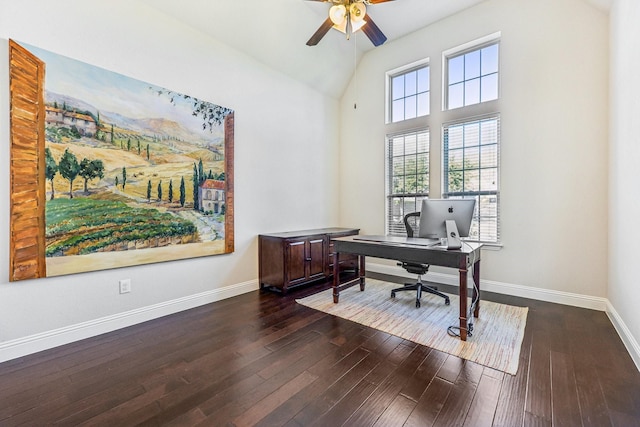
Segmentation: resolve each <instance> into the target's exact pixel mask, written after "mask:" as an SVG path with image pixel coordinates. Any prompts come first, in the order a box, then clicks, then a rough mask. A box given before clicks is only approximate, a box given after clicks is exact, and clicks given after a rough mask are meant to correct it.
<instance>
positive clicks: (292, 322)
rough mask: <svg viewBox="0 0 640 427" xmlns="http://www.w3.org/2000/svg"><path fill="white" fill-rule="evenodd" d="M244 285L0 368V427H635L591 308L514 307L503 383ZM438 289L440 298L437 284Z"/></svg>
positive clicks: (500, 298)
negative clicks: (510, 364)
mask: <svg viewBox="0 0 640 427" xmlns="http://www.w3.org/2000/svg"><path fill="white" fill-rule="evenodd" d="M327 287H328V284H327V283H319V284H316V285H313V286H310V287H306V288H302V289H299V290H296V291H293V292H291V293H290V294H289V295H287V296H280V295H276V294H273V293H270V292H260V291H255V292H251V293H248V294H245V295H241V296H238V297H234V298H230V299H227V300H224V301H220V302H217V303H214V304H209V305H206V306H203V307H199V308H196V309H192V310H189V311H185V312H182V313H178V314H175V315H172V316H167V317H164V318H161V319H157V320H154V321H151V322H147V323H144V324H140V325H137V326H133V327H130V328H126V329H122V330H119V331H115V332H112V333H108V334H104V335H101V336H98V337H94V338H91V339H87V340H84V341H80V342H76V343H73V344H69V345H66V346H62V347H59V348H56V349H52V350H48V351H45V352H42V353H38V354H35V355H30V356H27V357H23V358H20V359H16V360H12V361H8V362H5V363H2V364H0V426H3V427H4V426H22V425H25V426H45V425H67V426H77V425H92V426H103V425H104V426H129V425H144V426H159V425H162V426H254V425H255V426H310V425H317V426H341V425H345V426H473V427H476V426H506V427H513V426H598V427H602V426H624V427H628V426H640V373H639V372H638V370H637V368H636V366H635V365H634V364H633V362H632V360H631V358H630V356H629V354H628V353H627V351H626V350H625V348H624V346H623V344H622V342H621V340H620V338H619V337H618V335H617V334H616V332H615V330H614V329H613V326H612V325H611V323H610V321H609V320H608V318H607V316H606V315H605V314H604V313H602V312H597V311H592V310H586V309H580V308H575V307H569V306H563V305H558V304H551V303H545V302H540V301H533V300H526V299H522V298H516V297H509V296H504V295H496V294H488V293H483V295H482V297H483V298H484V299H490V300H493V301H497V302H502V303H507V304H512V305H523V306H528V307H529V308H530V310H529V316H528V321H527V326H526V330H525V337H524V342H523V344H522V345H523V347H522V351H521V355H520V365H519V369H518V373H517V375H515V376H512V375H509V374H505V373H502V372H499V371H496V370H493V369H490V368H486V367H483V366H481V365H477V364H475V363H472V362H468V361H465V360H462V359H459V358H457V357H453V356H450V355H447V354H446V353H442V352H439V351H436V350H432V349H430V348H428V347H424V346H421V345H417V344H414V343H412V342H410V341H406V340H403V339H401V338H398V337H395V336H393V335H389V334H386V333H383V332H380V331H377V330H374V329H371V328H367V327H364V326H361V325H358V324H355V323H352V322H349V321H347V320H343V319H340V318H335V317H331V316H328V315H326V314H323V313H319V312H316V311H314V310H312V309H309V308H306V307H303V306H301V305H299V304H297V303H296V302H295V298H300V297H303V296H306V295H308V294H310V293H313V292H317V291H320V290H322V289H326V288H327ZM445 290H446V291H451V289H445Z"/></svg>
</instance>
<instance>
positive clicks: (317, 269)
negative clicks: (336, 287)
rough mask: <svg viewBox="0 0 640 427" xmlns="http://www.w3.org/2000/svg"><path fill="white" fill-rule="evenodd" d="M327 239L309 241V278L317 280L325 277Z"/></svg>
mask: <svg viewBox="0 0 640 427" xmlns="http://www.w3.org/2000/svg"><path fill="white" fill-rule="evenodd" d="M324 253H325V238H324V237H321V238H315V239H309V245H308V255H309V256H308V257H307V262H308V263H309V264H308V267H309V273H308V278H309V279H315V278H317V277H320V276H324V266H325V261H324Z"/></svg>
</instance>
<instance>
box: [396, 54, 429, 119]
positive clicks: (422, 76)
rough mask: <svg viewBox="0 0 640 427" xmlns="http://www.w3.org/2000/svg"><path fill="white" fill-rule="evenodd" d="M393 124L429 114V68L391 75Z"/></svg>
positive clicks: (422, 66)
mask: <svg viewBox="0 0 640 427" xmlns="http://www.w3.org/2000/svg"><path fill="white" fill-rule="evenodd" d="M389 80H390V89H391V94H390V104H391V105H390V111H391V114H390V121H391V122H392V123H396V122H400V121H403V120H409V119H414V118H416V117H422V116H426V115H428V114H429V66H428V65H419V66H417V67H414V68H411V69H410V70H408V71H406V70H403V71H399V72H396V73H393V72H392V73H391V74H389Z"/></svg>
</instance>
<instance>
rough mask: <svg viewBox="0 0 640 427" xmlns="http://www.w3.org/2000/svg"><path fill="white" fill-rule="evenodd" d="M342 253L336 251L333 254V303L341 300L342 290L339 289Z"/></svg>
mask: <svg viewBox="0 0 640 427" xmlns="http://www.w3.org/2000/svg"><path fill="white" fill-rule="evenodd" d="M339 261H340V253H339V252H336V253H335V254H334V255H333V284H332V285H331V287H332V288H333V303H334V304H337V303H338V301H339V300H340V290H339V289H338V288H339V286H340V263H339Z"/></svg>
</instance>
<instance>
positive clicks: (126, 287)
mask: <svg viewBox="0 0 640 427" xmlns="http://www.w3.org/2000/svg"><path fill="white" fill-rule="evenodd" d="M129 292H131V279H122V280H120V293H121V294H128V293H129Z"/></svg>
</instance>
